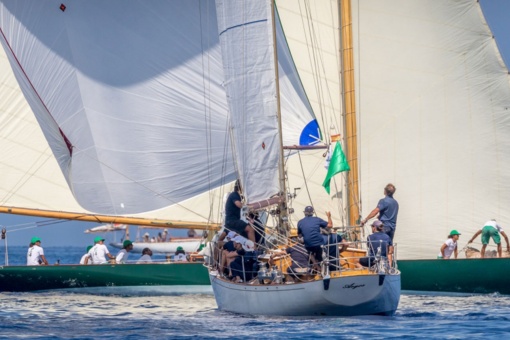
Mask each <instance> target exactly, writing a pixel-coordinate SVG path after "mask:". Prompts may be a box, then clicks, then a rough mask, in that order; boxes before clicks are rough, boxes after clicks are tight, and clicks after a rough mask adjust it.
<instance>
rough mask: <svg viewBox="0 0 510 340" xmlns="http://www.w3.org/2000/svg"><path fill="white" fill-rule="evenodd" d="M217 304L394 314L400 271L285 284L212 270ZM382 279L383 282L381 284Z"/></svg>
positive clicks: (238, 309)
mask: <svg viewBox="0 0 510 340" xmlns="http://www.w3.org/2000/svg"><path fill="white" fill-rule="evenodd" d="M209 277H210V279H211V285H212V288H213V291H214V296H215V298H216V303H217V304H218V308H219V309H220V310H223V311H228V312H234V313H242V314H253V315H282V316H314V315H318V316H355V315H393V314H394V313H395V311H396V309H397V306H398V302H399V299H400V273H398V274H397V275H378V274H374V275H358V276H341V277H337V278H331V279H330V282H329V289H327V290H326V289H324V281H323V280H318V281H312V282H304V283H295V284H284V285H247V284H238V283H232V282H227V281H225V280H223V279H220V278H219V277H217V273H216V272H214V271H213V272H210V273H209ZM380 283H381V284H380Z"/></svg>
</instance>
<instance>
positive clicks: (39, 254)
mask: <svg viewBox="0 0 510 340" xmlns="http://www.w3.org/2000/svg"><path fill="white" fill-rule="evenodd" d="M30 243H31V244H32V246H31V247H29V248H28V251H27V266H40V265H44V266H47V265H48V261H46V257H44V250H43V248H42V247H41V239H40V238H39V237H32V240H31V241H30Z"/></svg>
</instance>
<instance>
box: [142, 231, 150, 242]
mask: <svg viewBox="0 0 510 340" xmlns="http://www.w3.org/2000/svg"><path fill="white" fill-rule="evenodd" d="M150 241H151V238H150V235H149V233H147V232H146V233H145V234H143V242H146V243H149V242H150Z"/></svg>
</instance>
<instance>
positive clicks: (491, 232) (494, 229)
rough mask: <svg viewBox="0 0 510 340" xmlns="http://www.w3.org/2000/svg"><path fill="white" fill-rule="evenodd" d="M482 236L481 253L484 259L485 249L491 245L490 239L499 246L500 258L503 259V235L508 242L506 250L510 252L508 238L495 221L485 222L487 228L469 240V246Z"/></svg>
mask: <svg viewBox="0 0 510 340" xmlns="http://www.w3.org/2000/svg"><path fill="white" fill-rule="evenodd" d="M480 234H482V244H483V246H482V250H481V251H480V253H481V256H482V258H484V257H485V249H486V248H487V245H488V244H489V241H490V239H491V238H492V240H493V241H494V243H496V245H497V246H498V256H499V257H501V256H502V255H503V250H502V249H501V237H500V236H499V234H501V235H503V237H504V238H505V241H506V250H507V251H508V252H510V244H509V243H508V236H507V235H506V234H505V232H504V231H503V228H501V226H500V225H499V224H498V223H497V222H496V220H495V219H492V220H490V221H487V222H485V226H484V227H483V228H482V229H480V230H478V231H477V232H476V233H475V234H474V235H473V237H471V239H470V240H469V242H468V244H469V243H471V242H473V240H474V239H475V238H476V237H477V236H478V235H480Z"/></svg>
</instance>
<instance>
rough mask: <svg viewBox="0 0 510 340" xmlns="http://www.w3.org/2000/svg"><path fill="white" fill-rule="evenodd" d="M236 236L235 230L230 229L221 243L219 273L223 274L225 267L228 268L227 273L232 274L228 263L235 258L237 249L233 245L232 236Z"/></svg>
mask: <svg viewBox="0 0 510 340" xmlns="http://www.w3.org/2000/svg"><path fill="white" fill-rule="evenodd" d="M236 236H238V235H237V233H236V232H234V231H230V232H229V233H228V234H227V238H226V239H227V242H225V244H224V245H223V248H222V250H221V260H220V273H223V274H225V273H224V272H225V269H228V271H229V272H228V275H229V276H232V273H231V272H230V263H231V262H232V261H233V260H234V259H235V258H236V256H237V251H236V248H235V246H234V241H233V240H234V238H235V237H236Z"/></svg>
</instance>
